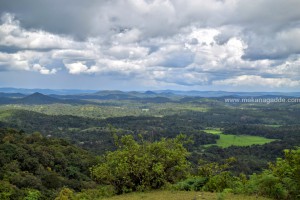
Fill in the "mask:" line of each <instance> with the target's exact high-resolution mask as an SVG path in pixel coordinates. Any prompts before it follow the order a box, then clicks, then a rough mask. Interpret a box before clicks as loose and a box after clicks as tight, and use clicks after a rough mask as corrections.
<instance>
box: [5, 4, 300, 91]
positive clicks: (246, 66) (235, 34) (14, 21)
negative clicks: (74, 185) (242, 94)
mask: <svg viewBox="0 0 300 200" xmlns="http://www.w3.org/2000/svg"><path fill="white" fill-rule="evenodd" d="M299 8H300V1H299V0H255V1H253V0H88V1H82V0H51V1H46V0H22V1H17V0H0V17H1V20H0V87H22V88H52V89H59V88H64V89H70V88H74V89H75V88H76V89H99V90H100V89H120V90H149V89H151V90H159V89H178V90H228V91H299V88H300V12H299Z"/></svg>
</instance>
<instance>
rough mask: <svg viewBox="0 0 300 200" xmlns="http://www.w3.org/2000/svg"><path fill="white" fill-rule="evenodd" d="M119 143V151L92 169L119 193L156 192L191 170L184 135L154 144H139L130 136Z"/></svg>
mask: <svg viewBox="0 0 300 200" xmlns="http://www.w3.org/2000/svg"><path fill="white" fill-rule="evenodd" d="M117 140H118V141H116V144H118V149H117V150H116V151H114V152H108V153H107V154H106V155H105V156H104V157H103V160H102V162H101V163H100V164H99V165H96V166H94V167H92V168H91V173H92V176H93V178H94V179H95V180H97V181H98V182H100V183H102V184H110V185H113V186H114V187H115V189H116V191H117V193H123V192H130V191H137V190H138V191H142V190H146V189H151V188H153V189H157V188H160V187H162V186H163V185H164V184H166V183H175V182H177V181H178V180H180V179H182V178H184V177H186V175H187V172H188V171H189V170H188V168H189V166H190V164H189V162H188V161H187V156H188V155H189V153H188V151H187V150H186V149H185V148H184V147H183V144H184V141H185V137H184V136H183V135H179V136H178V137H176V138H175V139H162V140H160V141H157V142H153V143H150V142H146V141H142V142H141V143H138V142H136V141H135V140H134V139H133V136H131V135H126V136H123V137H122V138H120V139H118V138H117Z"/></svg>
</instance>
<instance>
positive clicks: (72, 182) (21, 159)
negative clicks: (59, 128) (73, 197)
mask: <svg viewBox="0 0 300 200" xmlns="http://www.w3.org/2000/svg"><path fill="white" fill-rule="evenodd" d="M95 163H96V158H95V157H94V156H92V155H91V154H90V153H88V152H87V151H85V150H82V149H80V148H78V147H75V146H73V145H71V144H70V143H68V142H66V141H64V140H61V139H52V138H45V137H43V136H42V135H41V134H40V133H33V134H31V135H26V134H24V133H23V132H18V131H16V130H13V129H0V181H1V180H2V181H1V184H0V196H1V198H0V199H16V198H22V199H27V200H29V199H30V200H31V199H32V200H33V199H38V198H40V197H43V199H47V198H49V199H51V198H52V197H53V195H55V193H56V190H59V189H60V188H61V187H62V186H64V185H65V186H68V187H70V188H71V189H73V190H75V191H80V190H81V189H84V188H93V187H94V186H95V183H94V182H93V181H92V180H91V178H90V174H89V167H90V166H92V165H93V164H95Z"/></svg>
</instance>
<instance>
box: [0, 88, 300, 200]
mask: <svg viewBox="0 0 300 200" xmlns="http://www.w3.org/2000/svg"><path fill="white" fill-rule="evenodd" d="M1 98H2V100H1V104H2V105H1V106H0V128H1V131H0V138H1V145H0V148H1V157H0V166H1V170H0V179H1V188H0V193H1V194H0V195H2V196H1V199H24V198H26V199H55V198H58V199H61V198H62V197H63V196H64V195H65V196H69V197H68V198H69V199H72V198H73V199H97V198H101V197H103V196H110V195H114V194H121V193H124V192H125V193H126V192H131V191H145V190H152V189H158V188H165V189H175V190H197V191H198V190H201V191H213V192H224V190H225V191H230V192H233V193H243V194H248V195H253V194H254V195H263V196H267V197H271V198H275V199H296V198H298V197H297V195H299V194H298V191H299V190H298V189H299V186H300V185H299V184H300V183H299V179H298V178H297V177H298V176H297V175H296V174H299V173H298V171H297V170H299V169H298V168H300V163H299V157H300V156H299V155H300V154H299V150H298V149H297V146H300V124H299V118H300V106H299V104H297V103H284V104H280V105H279V104H276V103H273V104H272V103H271V104H234V103H231V104H228V103H224V98H226V97H213V98H207V97H205V98H204V97H187V96H180V95H174V94H170V93H166V94H161V95H158V94H155V93H152V92H147V93H133V92H132V93H120V92H116V91H114V92H102V93H95V94H92V95H64V96H62V95H51V96H46V95H42V94H39V93H36V94H33V95H29V96H26V95H5V96H4V97H1ZM208 130H210V131H208ZM214 130H218V131H215V132H216V133H215V134H214ZM226 136H230V137H231V138H239V137H242V136H249V137H250V136H258V137H257V138H258V139H259V138H262V139H270V142H265V143H259V144H252V143H249V144H246V145H242V146H240V145H236V144H233V145H228V147H226V148H225V147H222V146H221V145H219V144H220V143H219V142H220V141H221V140H225V139H226ZM226 142H230V141H226ZM285 149H291V151H284V150H285ZM292 149H294V150H292ZM163 156H165V157H163ZM166 158H169V159H166ZM279 158H284V159H279ZM269 163H273V164H269ZM133 166H135V167H133ZM120 173H121V174H120Z"/></svg>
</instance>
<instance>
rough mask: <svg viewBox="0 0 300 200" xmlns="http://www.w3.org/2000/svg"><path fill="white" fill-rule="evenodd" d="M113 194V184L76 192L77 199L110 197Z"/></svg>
mask: <svg viewBox="0 0 300 200" xmlns="http://www.w3.org/2000/svg"><path fill="white" fill-rule="evenodd" d="M114 194H115V189H114V187H113V186H99V187H98V188H97V189H86V190H82V191H81V192H80V193H78V194H76V197H75V199H78V200H94V199H100V198H102V197H111V196H113V195H114Z"/></svg>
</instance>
